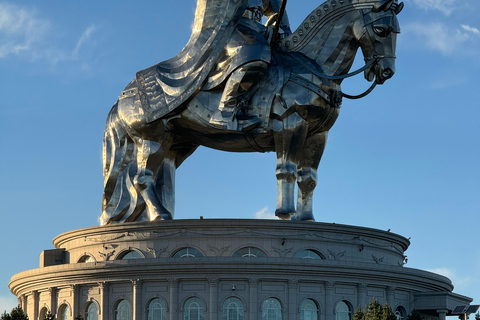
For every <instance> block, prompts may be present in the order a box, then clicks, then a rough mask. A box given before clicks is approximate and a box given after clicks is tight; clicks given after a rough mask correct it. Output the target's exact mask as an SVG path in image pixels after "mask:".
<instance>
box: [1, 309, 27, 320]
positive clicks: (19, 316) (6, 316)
mask: <svg viewBox="0 0 480 320" xmlns="http://www.w3.org/2000/svg"><path fill="white" fill-rule="evenodd" d="M1 320H28V316H27V315H26V314H25V312H23V309H22V308H21V307H20V306H18V307H16V308H13V309H12V311H11V312H10V313H7V312H6V311H5V312H4V313H3V314H2V316H1Z"/></svg>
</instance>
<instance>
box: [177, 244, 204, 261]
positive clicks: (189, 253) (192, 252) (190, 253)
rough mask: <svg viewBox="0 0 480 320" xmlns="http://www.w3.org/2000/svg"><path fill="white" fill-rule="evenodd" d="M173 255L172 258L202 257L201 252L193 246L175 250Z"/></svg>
mask: <svg viewBox="0 0 480 320" xmlns="http://www.w3.org/2000/svg"><path fill="white" fill-rule="evenodd" d="M173 257H174V258H196V257H203V254H202V253H201V252H200V251H198V250H197V249H195V248H192V247H186V248H183V249H180V250H178V251H177V252H175V254H174V255H173Z"/></svg>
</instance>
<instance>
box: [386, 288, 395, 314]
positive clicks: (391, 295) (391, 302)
mask: <svg viewBox="0 0 480 320" xmlns="http://www.w3.org/2000/svg"><path fill="white" fill-rule="evenodd" d="M394 299H395V287H388V288H387V302H388V304H389V305H390V308H393V305H394V302H395V301H394ZM393 312H394V313H395V310H394V311H393Z"/></svg>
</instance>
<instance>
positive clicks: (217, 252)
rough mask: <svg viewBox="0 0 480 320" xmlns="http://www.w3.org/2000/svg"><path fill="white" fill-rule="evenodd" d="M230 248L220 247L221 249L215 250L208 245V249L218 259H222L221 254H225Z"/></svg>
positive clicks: (215, 248)
mask: <svg viewBox="0 0 480 320" xmlns="http://www.w3.org/2000/svg"><path fill="white" fill-rule="evenodd" d="M230 247H231V246H226V247H222V248H217V247H215V246H211V245H209V246H208V248H209V249H210V250H211V251H213V252H215V255H216V256H218V257H222V256H223V254H224V253H225V251H227V250H228V249H230Z"/></svg>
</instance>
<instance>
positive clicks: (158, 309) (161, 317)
mask: <svg viewBox="0 0 480 320" xmlns="http://www.w3.org/2000/svg"><path fill="white" fill-rule="evenodd" d="M147 313H148V320H167V306H166V304H165V301H163V300H162V299H159V298H155V299H153V300H152V301H150V303H149V304H148V310H147Z"/></svg>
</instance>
